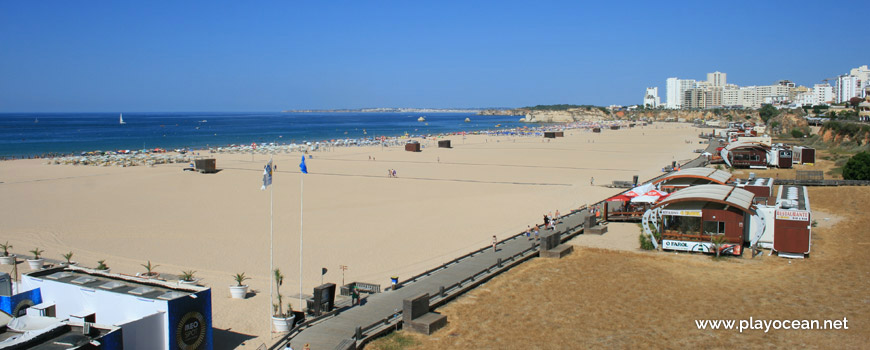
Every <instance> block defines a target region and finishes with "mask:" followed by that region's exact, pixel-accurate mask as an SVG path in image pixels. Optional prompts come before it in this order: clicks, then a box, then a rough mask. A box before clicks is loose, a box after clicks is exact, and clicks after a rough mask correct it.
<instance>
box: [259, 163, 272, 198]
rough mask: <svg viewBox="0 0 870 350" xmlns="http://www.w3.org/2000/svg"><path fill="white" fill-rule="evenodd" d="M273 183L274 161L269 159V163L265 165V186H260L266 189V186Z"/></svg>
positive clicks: (261, 188)
mask: <svg viewBox="0 0 870 350" xmlns="http://www.w3.org/2000/svg"><path fill="white" fill-rule="evenodd" d="M271 184H272V161H271V160H269V163H267V164H266V166H265V167H263V187H260V190H261V191H262V190H265V189H266V187H269V185H271Z"/></svg>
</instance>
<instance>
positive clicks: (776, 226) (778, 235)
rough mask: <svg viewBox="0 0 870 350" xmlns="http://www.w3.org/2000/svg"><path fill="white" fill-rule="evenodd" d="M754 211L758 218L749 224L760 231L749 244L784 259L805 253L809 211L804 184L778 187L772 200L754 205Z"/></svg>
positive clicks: (809, 229)
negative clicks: (776, 193)
mask: <svg viewBox="0 0 870 350" xmlns="http://www.w3.org/2000/svg"><path fill="white" fill-rule="evenodd" d="M756 213H757V216H758V218H759V219H760V220H757V221H755V222H753V223H752V225H753V226H757V228H760V229H761V230H762V233H761V235H760V236H759V237H757V238H755V239H753V241H751V242H750V244H757V245H758V246H759V247H762V248H769V249H773V251H775V252H777V255H779V256H780V257H784V258H804V257H806V256H808V255H809V253H810V247H811V245H812V244H811V241H812V224H811V223H812V210H811V208H810V198H809V193H808V192H807V188H806V187H805V186H791V185H789V186H784V185H781V186H779V189H778V196H777V198H776V203H775V204H773V205H758V206H756ZM753 228H755V227H753ZM753 228H751V229H753Z"/></svg>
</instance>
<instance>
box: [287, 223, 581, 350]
mask: <svg viewBox="0 0 870 350" xmlns="http://www.w3.org/2000/svg"><path fill="white" fill-rule="evenodd" d="M586 215H587V213H586V210H585V209H584V210H582V211H578V212H574V213H572V214H569V215H566V216H564V217H563V218H562V221H561V222H560V223H559V224H557V225H556V232H560V233H562V239H563V240H566V239H568V238H569V237H571V236H573V235H576V234H577V233H579V231H580V230H581V229H582V223H583V221H584V220H585V218H586ZM551 232H553V231H547V230H544V231H541V235H544V234H550V233H551ZM497 248H498V250H497V251H495V252H493V250H492V247H491V246H489V247H486V248H483V249H481V250H478V251H475V252H473V253H471V254H468V255H466V256H463V257H461V258H458V259H457V260H454V261H451V262H449V263H447V264H444V265H442V266H439V267H438V268H435V269H433V270H430V271H427V272H426V273H424V274H422V275H418V276H415V277H414V278H412V279H410V280H408V281H404V282H402V287H401V288H398V289H396V290H387V291H385V292H382V293H377V294H371V295H369V296H368V297H367V298H365V300H364V302H363V303H362V305H360V306H354V307H350V308H347V309H345V310H344V311H342V312H339V313H337V314H335V315H334V316H331V317H328V318H325V319H323V320H320V321H317V322H314V323H313V324H312V325H310V326H307V327H304V328H303V329H301V330H300V331H298V332H291V333H290V334H288V335H286V336H284V337H283V338H281V339H280V340H279V341H278V342H276V343H275V344H274V345H273V346H272V347H271V348H270V349H283V347H284V346H285V344H286V343H287V342H288V341H289V342H290V343H291V344H292V345H293V348H294V349H301V348H302V345H304V344H306V343H308V344H311V348H312V349H329V350H333V349H337V348H340V347H339V346H340V345H341V344H342V342H351V341H353V340H356V341H357V343H360V342H362V341H365V340H368V339H369V338H370V337H372V336H375V335H377V334H379V333H380V332H382V331H385V330H389V329H390V328H394V327H396V325H397V324H398V323H399V322H400V321H401V312H402V301H403V300H404V299H411V298H414V297H416V296H418V295H421V294H424V293H429V295H430V305H432V307H435V306H437V305H440V304H443V303H444V302H446V301H448V300H450V299H452V298H454V297H456V296H458V295H460V294H462V293H464V292H465V291H467V290H468V289H471V288H473V287H475V286H477V285H479V284H480V283H483V282H485V281H486V280H488V279H489V278H491V277H493V276H495V275H497V274H499V273H501V272H503V271H505V270H507V269H509V268H511V267H513V266H515V265H516V264H519V263H521V262H522V261H524V260H526V259H529V258H531V257H534V256H537V253H538V241H537V240H535V239H534V235H533V236H532V237H531V240H530V239H528V238H526V236H525V235H524V234H517V235H515V236H513V237H510V238H508V239H505V240H503V241H501V242H499V244H498V245H497ZM499 259H501V266H500V267H499ZM442 288H444V294H443V295H442V294H441V291H442ZM358 327H359V328H361V329H362V331H363V332H362V336H361V337H360V338H359V339H353V338H354V336H355V332H356V330H357V328H358Z"/></svg>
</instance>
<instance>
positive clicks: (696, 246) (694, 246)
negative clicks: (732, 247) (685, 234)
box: [662, 239, 713, 253]
mask: <svg viewBox="0 0 870 350" xmlns="http://www.w3.org/2000/svg"><path fill="white" fill-rule="evenodd" d="M662 249H670V250H682V251H684V252H705V253H706V252H712V251H713V249H712V248H711V247H710V243H709V242H692V241H674V240H670V239H666V240H663V241H662Z"/></svg>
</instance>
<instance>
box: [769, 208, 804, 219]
mask: <svg viewBox="0 0 870 350" xmlns="http://www.w3.org/2000/svg"><path fill="white" fill-rule="evenodd" d="M776 219H777V220H791V221H810V212H808V211H799V210H781V209H780V210H777V211H776Z"/></svg>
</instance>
